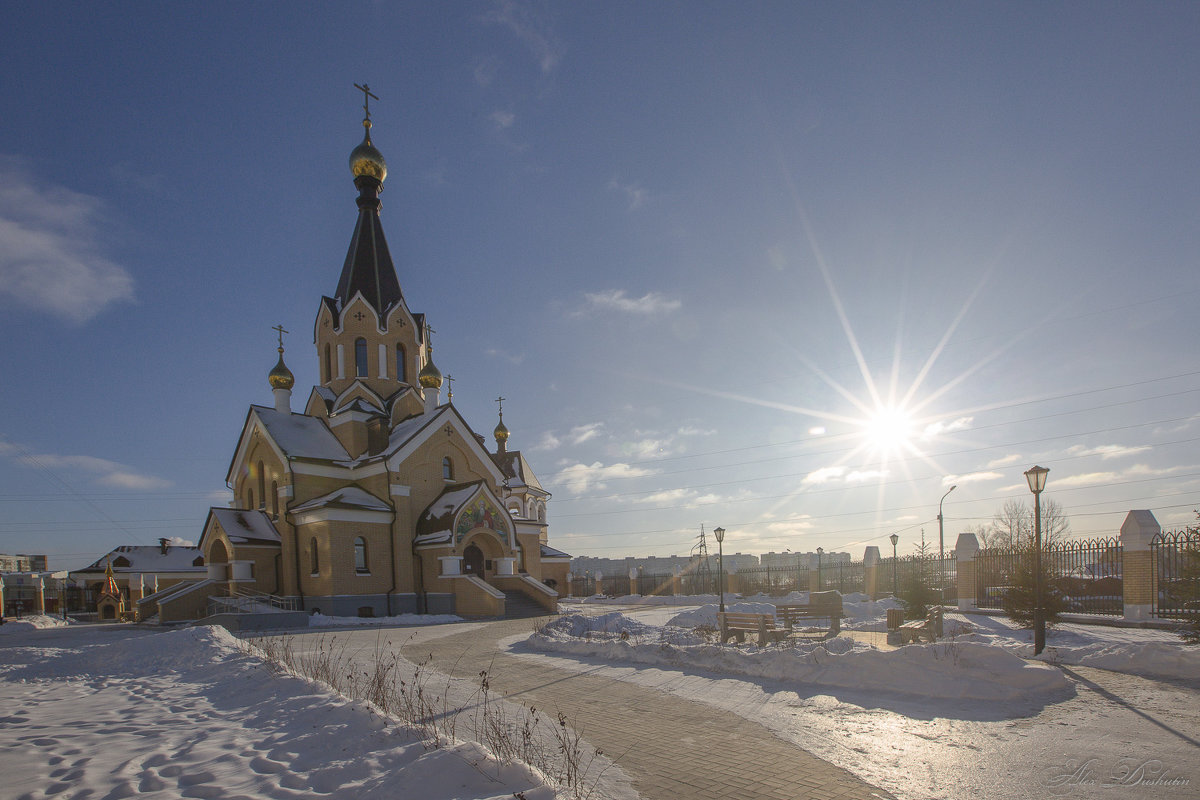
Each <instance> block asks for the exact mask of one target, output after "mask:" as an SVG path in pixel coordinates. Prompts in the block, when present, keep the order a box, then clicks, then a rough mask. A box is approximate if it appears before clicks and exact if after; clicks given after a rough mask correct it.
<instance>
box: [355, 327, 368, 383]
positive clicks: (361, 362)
mask: <svg viewBox="0 0 1200 800" xmlns="http://www.w3.org/2000/svg"><path fill="white" fill-rule="evenodd" d="M354 374H355V375H357V376H358V377H360V378H365V377H367V340H366V339H364V338H362V337H361V336H360V337H358V338H357V339H355V340H354Z"/></svg>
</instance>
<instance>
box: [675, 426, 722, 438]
mask: <svg viewBox="0 0 1200 800" xmlns="http://www.w3.org/2000/svg"><path fill="white" fill-rule="evenodd" d="M676 433H677V434H678V435H680V436H716V435H717V432H716V430H714V429H710V428H697V427H695V426H694V425H684V426H682V427H681V428H680V429H679V430H677V431H676Z"/></svg>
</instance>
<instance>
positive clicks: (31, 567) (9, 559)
mask: <svg viewBox="0 0 1200 800" xmlns="http://www.w3.org/2000/svg"><path fill="white" fill-rule="evenodd" d="M45 571H46V557H45V556H31V555H25V554H23V553H18V554H16V555H12V556H10V555H7V554H4V553H0V572H45Z"/></svg>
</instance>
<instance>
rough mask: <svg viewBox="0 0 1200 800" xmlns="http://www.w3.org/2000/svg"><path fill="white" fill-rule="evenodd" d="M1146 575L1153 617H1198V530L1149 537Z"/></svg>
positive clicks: (1199, 604) (1199, 567) (1199, 612)
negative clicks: (1151, 589) (1147, 576)
mask: <svg viewBox="0 0 1200 800" xmlns="http://www.w3.org/2000/svg"><path fill="white" fill-rule="evenodd" d="M1150 574H1151V586H1152V587H1153V588H1154V591H1153V594H1152V597H1153V600H1152V603H1153V609H1152V610H1153V613H1154V616H1156V617H1166V618H1169V619H1196V618H1197V617H1200V530H1195V529H1185V530H1180V531H1165V532H1163V533H1159V534H1157V535H1156V536H1155V537H1154V538H1153V539H1151V540H1150Z"/></svg>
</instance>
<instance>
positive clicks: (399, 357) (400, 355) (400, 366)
mask: <svg viewBox="0 0 1200 800" xmlns="http://www.w3.org/2000/svg"><path fill="white" fill-rule="evenodd" d="M396 380H398V381H400V382H401V383H407V382H408V378H407V377H406V375H405V372H404V345H402V344H398V345H396Z"/></svg>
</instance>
